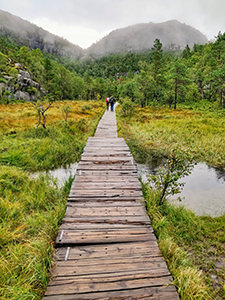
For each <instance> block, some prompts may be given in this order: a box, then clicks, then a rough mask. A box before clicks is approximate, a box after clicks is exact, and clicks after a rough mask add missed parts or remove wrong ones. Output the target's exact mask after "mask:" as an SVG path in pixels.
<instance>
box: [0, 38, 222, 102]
mask: <svg viewBox="0 0 225 300" xmlns="http://www.w3.org/2000/svg"><path fill="white" fill-rule="evenodd" d="M0 45H1V51H2V52H1V55H0V64H1V71H0V72H1V73H0V81H1V102H2V103H5V102H10V101H13V99H14V98H15V97H14V95H15V91H16V88H18V76H19V73H21V71H20V72H19V70H18V69H20V70H24V71H27V72H28V73H29V74H30V77H31V80H33V81H35V82H37V84H38V85H39V86H36V87H35V86H31V87H30V86H29V88H28V91H27V90H26V92H28V93H30V95H37V97H36V98H38V97H39V96H41V95H43V94H45V95H46V94H51V95H53V96H54V97H55V98H56V99H87V100H88V99H103V98H105V97H106V96H109V95H114V97H116V98H117V99H121V100H123V99H124V98H125V97H127V98H129V99H130V100H131V101H133V102H135V103H137V104H139V105H140V106H142V107H143V106H145V105H151V104H154V105H169V106H173V107H174V108H176V107H177V104H179V103H182V102H195V103H197V102H199V101H201V100H203V99H205V100H208V101H210V102H212V103H214V102H216V103H219V104H220V105H221V106H224V97H225V95H224V92H225V64H224V61H225V60H224V58H225V34H219V35H218V37H217V39H216V41H215V42H214V43H212V42H211V43H208V44H205V45H194V47H193V49H192V50H191V49H190V48H189V46H186V48H185V49H184V50H183V51H182V52H169V51H165V50H163V45H162V43H161V41H160V40H159V39H156V40H155V42H154V46H153V47H152V49H151V50H150V51H147V52H140V53H128V54H113V55H110V56H106V57H102V58H99V59H96V60H84V61H77V60H73V59H69V58H65V57H64V58H63V57H58V56H52V55H50V54H47V53H45V52H41V51H40V50H39V49H35V50H30V49H29V48H27V47H24V46H23V47H21V48H19V47H18V46H16V45H15V44H14V43H13V42H12V41H11V40H9V39H6V38H1V40H0ZM18 64H19V65H18ZM12 86H14V89H12ZM22 89H26V88H25V87H22ZM12 91H13V92H12ZM39 91H41V93H39ZM33 98H35V97H33Z"/></svg>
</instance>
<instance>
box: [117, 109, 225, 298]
mask: <svg viewBox="0 0 225 300" xmlns="http://www.w3.org/2000/svg"><path fill="white" fill-rule="evenodd" d="M118 112H119V113H118V118H117V121H118V127H119V134H120V136H124V137H125V139H126V141H127V143H128V145H129V147H130V149H131V151H132V153H133V155H134V158H135V160H136V161H137V162H140V163H147V164H148V163H152V162H153V161H154V160H157V159H162V158H164V159H166V158H168V159H169V158H171V157H172V153H173V152H174V150H176V151H178V152H179V153H180V155H182V153H183V154H184V153H185V155H186V154H188V157H190V158H191V159H194V160H195V161H204V162H206V163H208V164H209V165H212V166H216V167H220V168H223V169H224V168H225V152H224V149H225V138H224V136H225V126H224V125H225V113H224V112H223V111H217V110H214V111H213V110H212V111H209V110H202V111H201V110H198V109H194V110H193V109H187V108H181V109H179V110H172V109H171V110H170V109H166V108H151V107H145V108H143V109H142V108H138V107H135V109H134V113H133V114H132V116H130V117H124V116H123V114H122V110H121V108H119V109H118ZM143 191H144V195H145V200H146V206H147V210H148V213H149V216H150V218H151V220H152V225H153V228H154V231H155V233H156V235H157V237H158V240H159V246H160V249H161V251H162V253H163V255H164V257H165V259H166V261H167V263H168V265H169V268H170V271H171V273H172V275H173V277H174V282H175V285H176V286H177V289H178V291H179V294H180V297H181V299H183V300H192V299H195V300H209V299H217V300H221V299H225V246H224V245H225V215H224V216H221V217H218V218H211V217H209V216H203V217H199V216H196V215H195V214H194V213H192V212H191V211H189V210H187V209H185V208H183V207H175V206H173V205H170V204H169V203H168V202H166V201H165V202H163V204H162V205H160V204H159V199H160V195H159V192H158V191H157V190H155V189H154V188H151V187H150V186H148V185H147V184H143Z"/></svg>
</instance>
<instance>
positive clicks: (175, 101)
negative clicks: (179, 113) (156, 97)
mask: <svg viewBox="0 0 225 300" xmlns="http://www.w3.org/2000/svg"><path fill="white" fill-rule="evenodd" d="M177 89H178V85H177V80H176V81H175V90H174V109H177Z"/></svg>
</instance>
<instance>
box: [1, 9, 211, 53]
mask: <svg viewBox="0 0 225 300" xmlns="http://www.w3.org/2000/svg"><path fill="white" fill-rule="evenodd" d="M0 36H6V37H10V38H11V39H13V40H14V41H15V42H16V43H17V44H19V45H21V46H22V45H25V46H28V47H30V48H32V49H36V48H39V49H40V50H44V51H46V52H49V53H51V54H56V55H59V56H65V57H70V58H75V59H80V58H85V57H93V58H96V57H99V56H104V55H108V54H111V53H126V52H138V51H145V50H149V49H151V48H152V46H153V43H154V41H155V39H156V38H159V39H160V41H161V42H162V44H163V48H164V49H168V50H181V49H184V48H185V46H186V45H187V44H188V45H189V46H190V48H191V47H193V45H194V44H205V43H207V38H206V37H205V36H204V35H203V34H202V33H201V32H200V31H198V30H196V29H195V28H193V27H191V26H188V25H186V24H182V23H180V22H178V21H176V20H172V21H167V22H164V23H151V22H150V23H143V24H137V25H133V26H129V27H126V28H121V29H117V30H114V31H112V32H111V33H109V34H108V35H107V36H105V37H104V38H102V39H101V40H100V41H99V42H97V43H95V44H93V45H92V46H90V47H89V48H88V49H86V50H83V49H82V48H81V47H79V46H77V45H74V44H72V43H70V42H69V41H67V40H65V39H63V38H61V37H58V36H56V35H54V34H51V33H49V32H48V31H46V30H44V29H42V28H40V27H38V26H36V25H34V24H32V23H30V22H28V21H25V20H23V19H21V18H20V17H17V16H14V15H12V14H10V13H8V12H5V11H2V10H0Z"/></svg>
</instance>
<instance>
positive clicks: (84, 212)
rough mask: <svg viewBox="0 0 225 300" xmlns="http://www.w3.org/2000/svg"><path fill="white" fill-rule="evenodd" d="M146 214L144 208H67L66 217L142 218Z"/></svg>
mask: <svg viewBox="0 0 225 300" xmlns="http://www.w3.org/2000/svg"><path fill="white" fill-rule="evenodd" d="M144 213H145V208H144V207H143V206H136V207H135V209H134V207H133V206H130V207H121V206H117V207H116V206H115V207H113V206H110V207H76V206H72V207H71V206H67V209H66V214H65V215H66V216H67V217H68V216H73V217H74V218H76V217H85V216H92V217H95V216H101V217H105V216H111V217H113V216H142V215H143V214H144Z"/></svg>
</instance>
